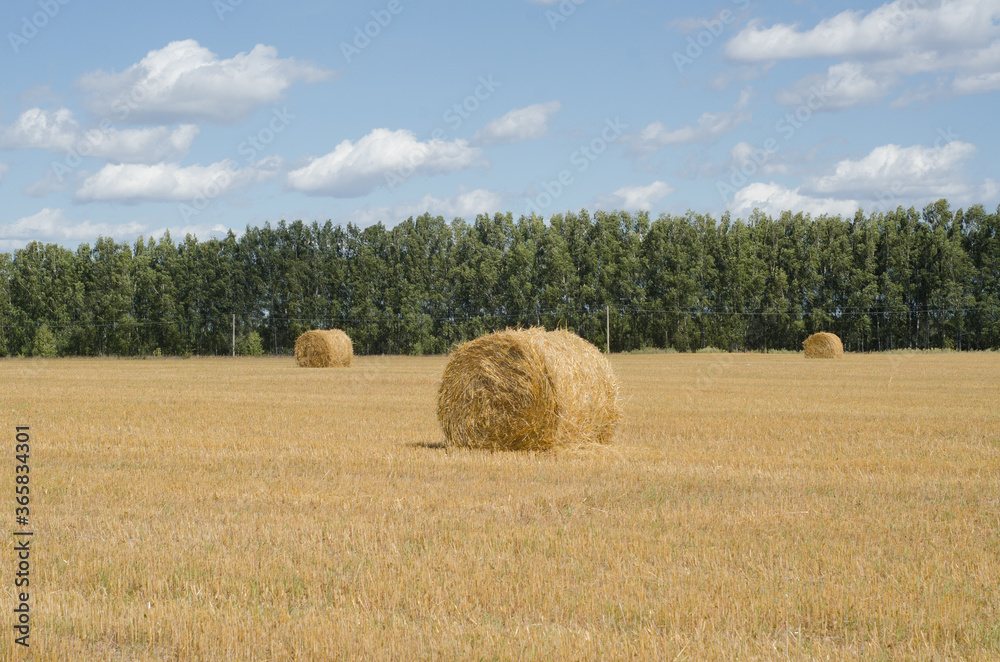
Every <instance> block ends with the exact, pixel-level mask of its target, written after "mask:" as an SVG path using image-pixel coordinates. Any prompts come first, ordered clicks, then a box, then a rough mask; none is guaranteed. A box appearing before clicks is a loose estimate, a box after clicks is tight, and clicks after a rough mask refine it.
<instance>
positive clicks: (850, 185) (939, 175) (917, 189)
mask: <svg viewBox="0 0 1000 662" xmlns="http://www.w3.org/2000/svg"><path fill="white" fill-rule="evenodd" d="M975 153H976V148H975V146H974V145H971V144H969V143H966V142H961V141H958V140H955V141H952V142H949V143H946V144H944V145H940V146H937V147H924V146H922V145H914V146H912V147H900V146H899V145H882V146H880V147H876V148H875V149H873V150H872V151H871V152H870V153H869V154H868V155H867V156H865V157H863V158H861V159H858V160H850V159H845V160H843V161H840V162H839V163H838V164H837V165H836V166H835V167H834V170H833V172H832V173H830V174H828V175H824V176H821V177H816V178H813V179H810V180H808V182H807V188H808V189H809V190H810V191H812V192H816V193H834V194H850V195H860V196H862V197H867V198H874V197H877V196H878V195H880V194H881V193H882V192H884V191H890V192H892V193H893V194H895V195H899V196H906V197H909V196H912V197H926V196H932V197H934V198H940V197H947V196H950V195H957V194H960V193H962V192H963V191H964V190H965V189H966V185H965V184H963V183H962V175H961V171H960V166H961V164H962V162H963V161H965V160H966V159H968V158H970V157H972V156H973V155H974V154H975Z"/></svg>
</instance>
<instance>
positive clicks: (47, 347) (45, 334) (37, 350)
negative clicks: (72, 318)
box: [31, 324, 56, 359]
mask: <svg viewBox="0 0 1000 662" xmlns="http://www.w3.org/2000/svg"><path fill="white" fill-rule="evenodd" d="M31 355H32V356H37V357H41V358H46V359H50V358H53V357H54V356H55V355H56V336H55V334H54V333H52V331H51V330H50V329H49V327H48V325H47V324H42V325H41V326H40V327H38V330H37V331H35V340H34V342H33V343H32V345H31Z"/></svg>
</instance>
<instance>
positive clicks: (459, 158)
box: [287, 129, 488, 198]
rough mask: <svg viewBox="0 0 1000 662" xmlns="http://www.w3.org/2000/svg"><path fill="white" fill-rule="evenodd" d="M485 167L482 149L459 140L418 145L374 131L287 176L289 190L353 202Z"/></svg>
mask: <svg viewBox="0 0 1000 662" xmlns="http://www.w3.org/2000/svg"><path fill="white" fill-rule="evenodd" d="M485 165H488V163H487V161H486V160H485V159H484V158H483V153H482V150H480V149H479V148H476V147H470V146H469V144H468V142H467V141H465V140H461V139H456V140H451V141H444V140H436V139H435V140H429V141H427V142H420V141H419V140H417V138H416V136H414V134H413V132H411V131H407V130H405V129H400V130H397V131H390V130H389V129H374V130H373V131H372V132H371V133H369V134H368V135H366V136H364V137H362V138H361V139H360V140H358V141H357V142H355V143H352V142H351V141H350V140H345V141H343V142H342V143H340V144H339V145H337V147H336V148H335V149H334V150H333V151H332V152H330V153H328V154H326V155H324V156H320V157H318V158H314V159H312V161H310V163H309V164H308V165H306V166H304V167H302V168H299V169H297V170H293V171H292V172H290V173H288V180H287V184H288V187H289V188H291V189H293V190H296V191H301V192H303V193H309V194H312V195H331V196H334V197H337V198H356V197H359V196H362V195H366V194H368V193H370V192H371V191H373V190H375V189H376V188H378V187H380V186H386V185H390V186H395V185H396V184H399V183H402V182H403V181H405V180H407V179H409V178H411V177H414V176H430V175H438V174H443V173H446V172H451V171H454V170H463V169H465V168H474V167H478V166H485Z"/></svg>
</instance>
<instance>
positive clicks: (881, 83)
mask: <svg viewBox="0 0 1000 662" xmlns="http://www.w3.org/2000/svg"><path fill="white" fill-rule="evenodd" d="M890 83H891V80H890V79H888V78H885V77H882V79H881V80H880V79H879V78H876V77H873V76H872V75H871V72H868V71H866V70H865V68H864V67H862V66H861V65H859V64H856V63H854V62H842V63H840V64H835V65H833V66H831V67H830V68H829V69H828V70H827V72H826V74H825V75H823V74H812V75H810V76H806V77H805V78H803V79H801V80H800V81H798V82H797V83H795V84H793V85H792V86H791V87H790V88H786V89H784V90H780V91H779V92H778V94H777V98H776V101H777V102H778V103H780V104H782V105H784V106H800V105H803V104H808V105H809V107H810V108H812V109H813V110H821V109H826V110H840V109H842V108H850V107H851V106H855V105H857V104H859V103H865V102H870V101H875V100H877V99H879V98H881V97H882V96H884V95H885V94H886V93H887V92H888V86H889V84H890Z"/></svg>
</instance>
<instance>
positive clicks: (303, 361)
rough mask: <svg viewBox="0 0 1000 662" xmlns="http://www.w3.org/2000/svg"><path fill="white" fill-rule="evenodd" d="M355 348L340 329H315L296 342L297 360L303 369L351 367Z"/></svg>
mask: <svg viewBox="0 0 1000 662" xmlns="http://www.w3.org/2000/svg"><path fill="white" fill-rule="evenodd" d="M352 356H354V346H353V344H352V343H351V339H350V337H348V335H347V334H346V333H344V332H343V331H341V330H340V329H330V330H323V329H314V330H312V331H306V332H305V333H303V334H302V335H301V336H299V337H298V338H297V339H296V340H295V360H296V362H298V364H299V365H300V366H302V367H303V368H335V367H346V366H349V365H351V357H352Z"/></svg>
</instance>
